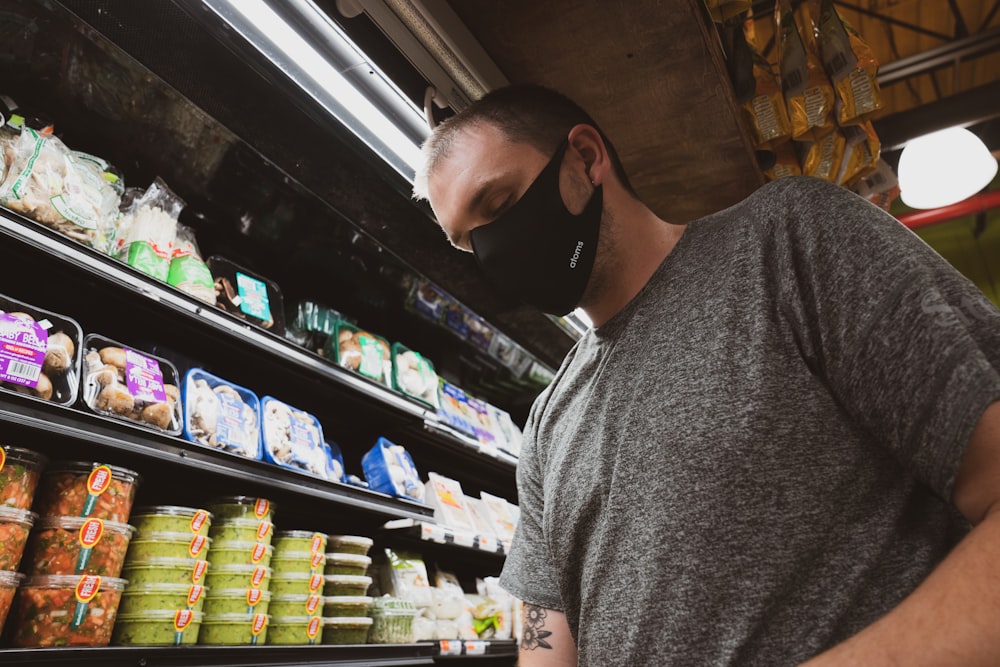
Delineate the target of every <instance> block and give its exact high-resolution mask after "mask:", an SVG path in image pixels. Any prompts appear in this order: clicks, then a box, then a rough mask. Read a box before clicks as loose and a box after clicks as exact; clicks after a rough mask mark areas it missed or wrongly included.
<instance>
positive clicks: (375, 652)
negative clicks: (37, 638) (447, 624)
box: [0, 642, 438, 667]
mask: <svg viewBox="0 0 1000 667" xmlns="http://www.w3.org/2000/svg"><path fill="white" fill-rule="evenodd" d="M437 653H438V645H437V644H436V643H430V642H422V643H417V644H372V645H364V646H177V647H148V648H147V647H123V646H122V647H107V648H82V647H59V648H49V649H0V664H3V665H4V667H7V666H8V665H9V666H10V667H14V666H21V665H24V666H27V665H31V667H65V666H66V665H88V666H92V667H245V666H246V665H254V666H255V667H268V666H273V667H291V666H293V665H308V666H309V667H326V666H328V665H359V664H362V665H371V666H372V667H381V666H383V665H384V666H386V667H388V666H390V665H433V664H434V656H435V655H436V654H437Z"/></svg>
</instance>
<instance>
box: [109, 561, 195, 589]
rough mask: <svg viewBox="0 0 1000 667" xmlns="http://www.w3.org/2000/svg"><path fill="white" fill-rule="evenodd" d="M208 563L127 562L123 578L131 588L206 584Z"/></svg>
mask: <svg viewBox="0 0 1000 667" xmlns="http://www.w3.org/2000/svg"><path fill="white" fill-rule="evenodd" d="M208 569H209V568H208V561H207V560H204V559H202V558H150V559H149V560H144V561H136V560H134V559H133V558H132V557H131V556H129V558H128V559H126V561H125V569H124V570H122V577H124V578H125V579H127V580H128V582H129V586H130V587H133V586H138V585H140V584H201V585H205V584H206V579H207V577H208Z"/></svg>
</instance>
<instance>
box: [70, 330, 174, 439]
mask: <svg viewBox="0 0 1000 667" xmlns="http://www.w3.org/2000/svg"><path fill="white" fill-rule="evenodd" d="M83 347H84V357H83V365H84V369H83V381H82V395H83V402H84V403H85V404H86V405H87V407H89V408H90V409H91V410H93V411H94V412H97V413H98V414H102V415H107V416H109V417H115V418H117V419H125V420H128V421H131V422H134V423H136V424H139V425H141V426H145V427H147V428H153V429H156V430H159V431H163V432H165V433H169V434H171V435H180V434H181V430H182V420H183V415H182V414H181V394H180V389H179V388H178V374H177V368H176V367H175V366H174V365H173V364H172V363H170V362H169V361H167V360H166V359H163V358H162V357H157V356H155V355H152V354H149V353H146V352H140V351H138V350H135V349H132V348H128V347H126V346H124V345H122V344H121V343H118V342H117V341H114V340H111V339H110V338H105V337H103V336H99V335H97V334H88V335H87V336H86V337H85V338H84V339H83Z"/></svg>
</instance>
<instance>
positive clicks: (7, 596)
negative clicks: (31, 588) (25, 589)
mask: <svg viewBox="0 0 1000 667" xmlns="http://www.w3.org/2000/svg"><path fill="white" fill-rule="evenodd" d="M22 581H24V575H23V574H19V573H17V572H9V571H6V570H4V571H0V631H2V630H3V626H4V622H5V621H6V620H7V614H8V613H9V612H10V607H11V605H12V604H13V603H14V594H15V593H16V592H17V587H18V586H19V585H20V584H21V582H22Z"/></svg>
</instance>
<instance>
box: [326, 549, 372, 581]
mask: <svg viewBox="0 0 1000 667" xmlns="http://www.w3.org/2000/svg"><path fill="white" fill-rule="evenodd" d="M371 564H372V559H371V558H370V557H369V556H357V555H355V554H327V555H326V570H325V573H326V574H342V575H345V576H349V577H363V576H365V572H367V571H368V566H369V565H371Z"/></svg>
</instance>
